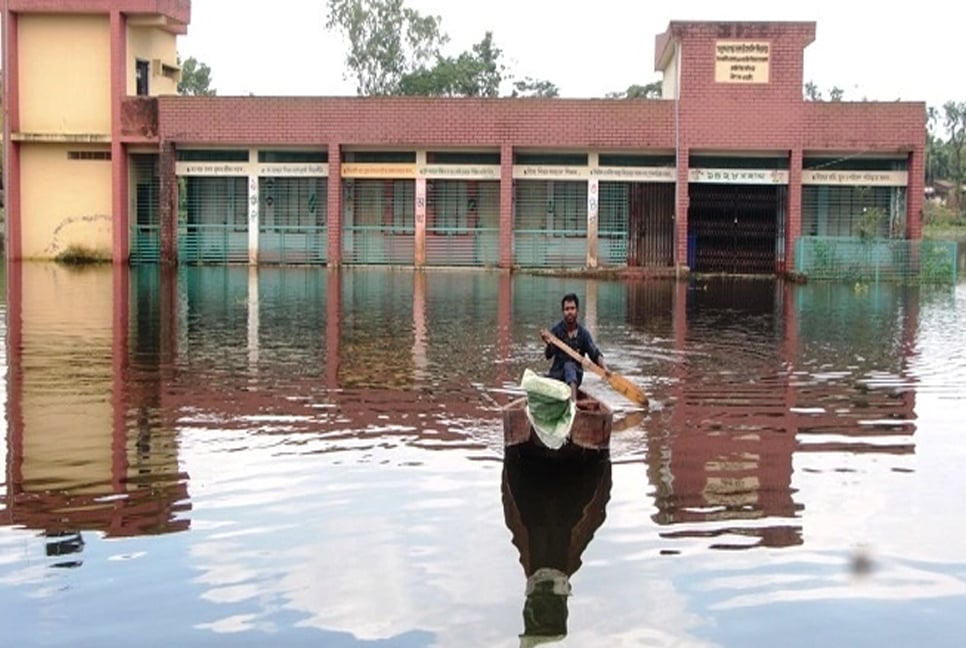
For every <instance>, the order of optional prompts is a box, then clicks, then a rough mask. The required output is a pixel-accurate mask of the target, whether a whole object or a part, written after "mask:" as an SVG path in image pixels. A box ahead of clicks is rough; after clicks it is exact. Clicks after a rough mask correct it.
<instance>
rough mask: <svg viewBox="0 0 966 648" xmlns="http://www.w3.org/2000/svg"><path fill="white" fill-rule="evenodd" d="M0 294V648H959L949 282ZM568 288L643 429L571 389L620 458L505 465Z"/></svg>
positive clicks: (962, 579)
mask: <svg viewBox="0 0 966 648" xmlns="http://www.w3.org/2000/svg"><path fill="white" fill-rule="evenodd" d="M5 283H6V297H5V300H4V302H3V304H2V305H3V308H4V310H5V317H4V318H3V319H4V323H5V324H4V329H3V337H4V338H5V344H4V345H0V348H2V349H3V350H4V355H3V357H2V358H0V361H2V364H3V369H4V370H3V372H2V375H3V379H4V381H5V385H4V387H5V388H4V389H3V390H0V393H2V394H3V398H4V400H5V405H4V410H5V413H6V416H5V426H6V428H5V434H4V438H5V443H4V444H3V445H2V448H0V450H2V452H3V453H4V456H5V463H6V479H5V481H4V483H3V490H2V491H0V494H2V500H0V627H2V628H3V629H2V631H0V632H2V635H0V636H2V640H0V643H2V644H3V645H9V646H72V647H78V646H81V647H83V646H139V647H140V646H159V647H161V646H164V647H168V646H269V645H270V646H276V645H278V646H404V647H422V646H446V647H449V646H531V645H536V644H537V643H539V642H540V641H542V640H545V639H548V638H551V639H553V640H555V641H556V642H557V643H556V644H552V645H560V646H581V647H582V646H590V647H596V646H608V647H610V646H668V647H670V646H675V647H681V646H701V647H704V646H728V647H731V646H741V647H744V646H802V647H804V646H809V647H811V646H850V647H852V646H876V647H881V646H919V645H923V646H930V647H936V646H962V645H963V644H964V641H966V615H964V614H963V612H964V610H966V539H964V538H966V497H964V495H963V493H964V492H966V471H964V469H963V466H964V465H966V437H964V434H966V432H964V430H966V426H964V425H963V423H964V419H966V415H964V410H966V285H963V284H960V285H958V286H955V287H946V288H929V289H927V288H922V289H920V288H918V287H914V288H907V287H898V286H892V285H852V284H825V283H813V284H808V285H788V284H784V283H781V282H777V281H772V280H761V279H759V280H738V279H715V280H700V281H691V282H672V281H647V282H643V281H628V282H621V281H604V280H597V279H585V278H579V279H575V278H561V277H546V276H528V275H519V274H514V275H510V274H506V273H500V272H492V273H491V272H484V271H443V270H439V271H427V272H413V271H410V270H392V269H365V268H357V269H342V270H341V271H339V270H326V269H318V268H261V269H258V270H250V269H248V268H222V267H219V268H214V267H212V268H181V269H179V270H178V271H175V272H164V273H162V272H161V271H160V270H159V269H157V268H137V269H132V270H127V269H125V270H118V271H112V269H111V268H102V267H98V268H92V269H80V270H78V269H70V268H63V267H59V266H56V265H53V264H24V265H15V266H11V267H10V268H8V269H7V272H6V276H5ZM570 291H573V292H576V293H577V294H578V295H579V297H580V299H581V308H580V313H581V319H582V321H583V322H584V323H585V324H586V325H587V326H588V328H590V330H591V331H592V332H593V334H594V335H595V338H596V340H597V342H598V344H599V345H600V347H601V348H602V350H603V351H604V354H605V358H606V360H607V363H608V365H609V366H610V368H611V369H613V370H614V371H616V372H618V373H619V374H621V375H623V376H625V377H627V378H628V379H630V380H632V381H633V382H635V383H637V384H638V385H640V386H641V387H643V388H644V389H645V390H646V391H647V393H648V395H649V397H650V400H651V403H650V405H651V406H650V408H649V409H648V410H647V411H639V410H635V409H634V408H633V406H632V404H631V403H629V402H627V401H625V400H623V397H622V396H620V394H618V393H617V392H615V391H613V390H612V389H610V387H609V386H608V385H607V384H606V383H605V382H603V381H601V380H600V379H598V378H597V377H596V376H595V375H593V374H588V375H587V377H586V378H585V385H584V386H585V388H586V389H587V391H589V392H591V393H593V394H594V395H596V396H598V397H600V398H601V399H603V400H605V401H606V402H608V403H609V404H610V405H611V406H613V407H614V408H615V409H617V415H616V416H615V432H614V436H613V439H612V446H611V453H610V457H609V459H608V460H603V461H598V462H575V463H572V464H562V465H548V464H533V463H532V462H530V463H527V462H521V461H518V460H516V459H515V458H514V456H513V455H512V454H510V455H509V456H507V457H506V458H505V454H507V453H505V452H504V447H503V431H502V427H501V417H500V407H501V406H502V405H503V404H505V403H507V402H508V401H509V400H510V399H511V398H513V397H515V394H516V393H517V392H518V388H517V385H518V383H519V380H520V378H521V376H522V374H523V371H524V369H526V368H532V369H534V370H536V371H543V370H545V369H546V367H547V363H546V361H545V360H544V359H543V345H542V344H541V342H540V340H539V337H538V335H537V330H538V329H539V328H540V327H543V326H548V325H550V324H552V323H554V322H555V321H556V320H557V319H559V315H560V298H561V296H562V295H563V294H564V293H566V292H570ZM548 574H549V575H550V578H543V577H546V576H547V575H548ZM541 575H543V577H541ZM528 590H529V591H528Z"/></svg>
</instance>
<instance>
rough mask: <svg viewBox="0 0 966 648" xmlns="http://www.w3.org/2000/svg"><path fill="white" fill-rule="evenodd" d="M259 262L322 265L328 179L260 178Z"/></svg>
mask: <svg viewBox="0 0 966 648" xmlns="http://www.w3.org/2000/svg"><path fill="white" fill-rule="evenodd" d="M258 184H259V188H258V200H259V227H258V260H259V263H308V264H324V263H326V261H327V258H328V243H327V240H328V228H327V220H328V219H327V196H328V179H327V178H287V177H266V178H259V182H258Z"/></svg>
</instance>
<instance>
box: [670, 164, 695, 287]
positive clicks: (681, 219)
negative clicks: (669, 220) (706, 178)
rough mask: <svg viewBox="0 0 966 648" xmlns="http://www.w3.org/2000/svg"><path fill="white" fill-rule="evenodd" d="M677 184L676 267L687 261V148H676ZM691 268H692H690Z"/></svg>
mask: <svg viewBox="0 0 966 648" xmlns="http://www.w3.org/2000/svg"><path fill="white" fill-rule="evenodd" d="M677 165H678V168H677V172H678V177H677V186H676V189H675V194H676V195H675V200H674V204H675V212H674V241H675V246H674V265H675V266H676V267H678V268H680V267H682V266H685V265H687V263H688V207H689V205H690V198H689V196H688V171H689V169H690V167H689V166H688V150H687V148H685V147H679V148H678V159H677ZM691 269H692V270H693V268H691Z"/></svg>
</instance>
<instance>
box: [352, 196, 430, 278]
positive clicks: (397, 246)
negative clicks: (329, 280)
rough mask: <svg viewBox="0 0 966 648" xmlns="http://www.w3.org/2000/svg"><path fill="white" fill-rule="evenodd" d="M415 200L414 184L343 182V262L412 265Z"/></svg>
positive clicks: (413, 261) (413, 260)
mask: <svg viewBox="0 0 966 648" xmlns="http://www.w3.org/2000/svg"><path fill="white" fill-rule="evenodd" d="M415 196H416V188H415V183H414V181H413V180H355V179H348V180H345V181H343V203H344V204H343V209H344V223H345V225H344V227H343V228H342V258H343V261H344V262H345V263H347V264H353V263H358V264H376V265H382V264H387V265H410V266H411V265H413V264H414V263H415V253H414V238H415V232H416V227H415V220H416V219H415V215H416V198H415Z"/></svg>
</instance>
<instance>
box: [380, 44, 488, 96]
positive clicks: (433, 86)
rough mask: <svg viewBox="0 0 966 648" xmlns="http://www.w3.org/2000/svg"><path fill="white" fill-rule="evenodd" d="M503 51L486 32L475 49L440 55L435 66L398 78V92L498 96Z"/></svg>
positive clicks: (419, 94) (418, 94)
mask: <svg viewBox="0 0 966 648" xmlns="http://www.w3.org/2000/svg"><path fill="white" fill-rule="evenodd" d="M502 55H503V52H502V51H501V50H500V48H499V47H497V46H496V45H495V44H494V43H493V33H492V32H486V35H485V36H484V37H483V40H481V41H480V42H479V43H477V44H476V45H474V46H473V48H472V50H470V51H467V52H463V53H462V54H460V55H459V56H458V57H456V58H451V57H442V56H439V57H437V60H436V63H435V65H434V66H433V67H431V68H428V67H425V66H423V67H420V68H419V69H417V70H414V71H413V72H410V73H407V74H404V75H403V76H402V78H401V79H400V80H399V91H398V94H402V95H417V96H436V97H497V96H499V95H500V84H501V83H502V81H503V72H504V70H505V69H506V68H505V66H504V65H503V63H502V62H501V61H500V59H501V57H502Z"/></svg>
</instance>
